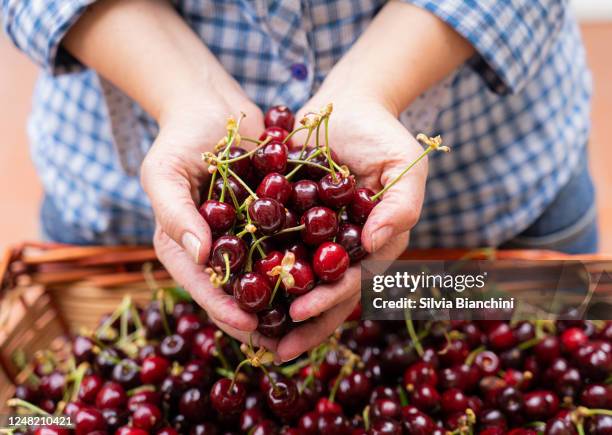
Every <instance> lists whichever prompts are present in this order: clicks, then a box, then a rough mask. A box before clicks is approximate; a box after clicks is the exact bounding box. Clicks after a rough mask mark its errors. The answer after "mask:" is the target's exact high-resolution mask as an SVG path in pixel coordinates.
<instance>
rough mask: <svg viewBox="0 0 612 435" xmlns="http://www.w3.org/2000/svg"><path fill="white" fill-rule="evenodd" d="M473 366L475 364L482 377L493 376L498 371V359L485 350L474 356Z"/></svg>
mask: <svg viewBox="0 0 612 435" xmlns="http://www.w3.org/2000/svg"><path fill="white" fill-rule="evenodd" d="M474 364H476V366H477V367H478V369H480V372H481V373H482V374H484V375H494V374H496V373H497V372H498V371H499V369H500V363H499V357H498V356H497V354H495V353H493V352H491V351H489V350H485V351H484V352H480V353H479V354H478V355H476V358H475V359H474Z"/></svg>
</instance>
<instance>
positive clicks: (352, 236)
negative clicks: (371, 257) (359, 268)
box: [336, 224, 368, 262]
mask: <svg viewBox="0 0 612 435" xmlns="http://www.w3.org/2000/svg"><path fill="white" fill-rule="evenodd" d="M336 242H337V243H339V244H340V245H341V246H342V247H343V248H344V249H345V250H346V253H347V254H348V256H349V258H350V260H351V262H356V261H359V260H361V259H363V258H364V257H365V256H366V255H368V252H367V251H366V250H365V249H364V247H363V245H362V244H361V227H360V226H359V225H354V224H342V225H340V228H339V229H338V235H337V236H336Z"/></svg>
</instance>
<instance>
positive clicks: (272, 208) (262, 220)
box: [249, 198, 285, 236]
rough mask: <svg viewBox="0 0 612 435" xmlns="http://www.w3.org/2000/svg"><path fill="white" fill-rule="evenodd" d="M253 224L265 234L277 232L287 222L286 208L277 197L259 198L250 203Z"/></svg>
mask: <svg viewBox="0 0 612 435" xmlns="http://www.w3.org/2000/svg"><path fill="white" fill-rule="evenodd" d="M249 216H250V217H251V220H252V221H253V224H254V225H255V226H256V227H257V229H258V230H259V231H260V232H261V233H262V234H264V235H266V236H270V235H272V234H275V233H277V232H278V231H280V230H281V229H282V228H283V225H284V224H285V208H284V207H283V205H282V204H281V203H280V202H278V201H277V200H275V199H271V198H259V199H256V200H255V201H253V202H252V203H251V204H250V205H249Z"/></svg>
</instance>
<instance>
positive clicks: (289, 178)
mask: <svg viewBox="0 0 612 435" xmlns="http://www.w3.org/2000/svg"><path fill="white" fill-rule="evenodd" d="M322 152H323V151H322V150H321V148H317V149H316V150H315V152H313V153H312V154H311V155H309V156H308V157H306V158H305V159H304V161H305V162H309V161H310V160H312V159H314V158H315V157H316V156H318V155H319V154H321V153H322ZM303 166H304V163H300V164H299V165H297V166H296V167H295V168H293V169H292V170H291V172H289V173H288V174H287V175H285V178H286V179H287V180H291V177H293V176H294V175H295V174H296V173H297V172H298V171H299V170H300V169H301V168H302V167H303Z"/></svg>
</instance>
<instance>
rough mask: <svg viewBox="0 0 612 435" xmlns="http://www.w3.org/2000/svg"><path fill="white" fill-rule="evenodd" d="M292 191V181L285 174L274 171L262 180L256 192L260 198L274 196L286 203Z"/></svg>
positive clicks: (273, 197)
mask: <svg viewBox="0 0 612 435" xmlns="http://www.w3.org/2000/svg"><path fill="white" fill-rule="evenodd" d="M292 191H293V188H292V186H291V182H290V181H289V180H287V179H286V178H285V176H284V175H281V174H279V173H276V172H272V173H270V174H268V175H266V176H265V177H264V178H263V180H261V183H259V186H257V191H256V193H257V196H259V197H260V198H272V199H275V200H277V201H278V202H280V203H281V204H283V205H285V204H287V201H289V197H290V196H291V192H292Z"/></svg>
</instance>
